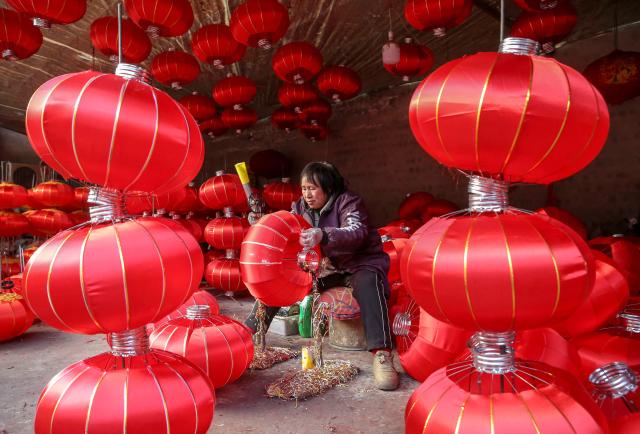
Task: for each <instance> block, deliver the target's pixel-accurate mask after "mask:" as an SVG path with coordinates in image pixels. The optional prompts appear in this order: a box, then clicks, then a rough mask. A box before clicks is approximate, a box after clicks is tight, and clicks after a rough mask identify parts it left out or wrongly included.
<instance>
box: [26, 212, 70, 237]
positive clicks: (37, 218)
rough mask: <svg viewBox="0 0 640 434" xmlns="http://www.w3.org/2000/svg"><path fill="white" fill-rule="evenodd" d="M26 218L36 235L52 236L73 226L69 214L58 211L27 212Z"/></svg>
mask: <svg viewBox="0 0 640 434" xmlns="http://www.w3.org/2000/svg"><path fill="white" fill-rule="evenodd" d="M24 216H25V217H26V218H27V220H28V221H29V226H30V228H31V229H32V231H33V232H34V235H44V236H51V235H54V234H57V233H58V232H60V231H63V230H65V229H68V228H70V227H72V226H73V220H71V218H70V217H69V214H67V213H66V212H64V211H60V210H57V209H36V210H32V211H25V213H24Z"/></svg>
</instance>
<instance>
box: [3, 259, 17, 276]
mask: <svg viewBox="0 0 640 434" xmlns="http://www.w3.org/2000/svg"><path fill="white" fill-rule="evenodd" d="M0 259H1V263H2V266H1V268H0V271H2V275H3V276H13V275H14V274H18V273H20V261H19V260H18V258H13V257H10V256H4V255H3V256H1V257H0Z"/></svg>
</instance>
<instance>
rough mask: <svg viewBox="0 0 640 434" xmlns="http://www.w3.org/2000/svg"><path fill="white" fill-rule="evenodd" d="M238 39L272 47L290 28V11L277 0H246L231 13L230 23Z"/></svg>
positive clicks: (254, 45) (265, 47)
mask: <svg viewBox="0 0 640 434" xmlns="http://www.w3.org/2000/svg"><path fill="white" fill-rule="evenodd" d="M229 26H230V27H231V32H232V33H233V37H234V38H235V39H236V41H238V42H240V43H242V44H244V45H248V46H250V47H260V48H263V49H270V48H271V47H272V46H273V44H275V43H276V42H278V41H279V40H280V39H281V38H282V37H283V36H284V34H285V33H286V32H287V28H289V13H288V11H287V8H285V7H284V6H283V5H282V4H280V2H278V1H277V0H246V1H245V2H244V3H241V4H240V5H239V6H238V7H236V8H235V9H234V10H233V12H232V13H231V21H230V23H229Z"/></svg>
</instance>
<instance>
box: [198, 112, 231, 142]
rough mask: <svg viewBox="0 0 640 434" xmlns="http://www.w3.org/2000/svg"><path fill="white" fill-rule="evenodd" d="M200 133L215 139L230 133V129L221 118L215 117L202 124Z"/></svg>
mask: <svg viewBox="0 0 640 434" xmlns="http://www.w3.org/2000/svg"><path fill="white" fill-rule="evenodd" d="M200 131H201V132H202V134H206V135H207V136H208V137H211V138H212V139H215V138H216V137H220V136H222V135H223V134H224V133H226V132H227V131H229V128H228V127H227V126H226V125H225V124H224V122H222V119H220V116H217V115H216V116H213V117H211V118H209V119H207V120H205V121H202V122H200Z"/></svg>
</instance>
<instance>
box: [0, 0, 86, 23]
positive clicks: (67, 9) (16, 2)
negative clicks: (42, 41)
mask: <svg viewBox="0 0 640 434" xmlns="http://www.w3.org/2000/svg"><path fill="white" fill-rule="evenodd" d="M7 4H8V5H9V6H11V7H12V8H13V9H15V10H16V11H18V12H21V13H23V14H25V15H27V16H29V17H32V18H38V19H39V20H41V22H39V23H37V24H36V25H38V27H43V28H49V27H51V24H52V23H53V24H71V23H75V22H76V21H78V20H79V19H80V18H82V17H83V16H84V14H85V12H86V11H87V1H86V0H54V1H51V0H49V1H47V2H36V1H31V2H29V1H24V0H7Z"/></svg>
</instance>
